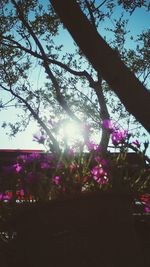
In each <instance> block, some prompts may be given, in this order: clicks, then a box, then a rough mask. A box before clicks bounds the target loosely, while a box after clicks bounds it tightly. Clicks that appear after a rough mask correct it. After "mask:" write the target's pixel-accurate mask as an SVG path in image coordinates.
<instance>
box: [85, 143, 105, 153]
mask: <svg viewBox="0 0 150 267" xmlns="http://www.w3.org/2000/svg"><path fill="white" fill-rule="evenodd" d="M86 145H87V148H88V150H89V151H92V150H94V151H97V152H100V151H101V146H100V145H98V144H94V143H92V142H87V143H86Z"/></svg>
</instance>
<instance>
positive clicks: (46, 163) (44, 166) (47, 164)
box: [40, 162, 50, 169]
mask: <svg viewBox="0 0 150 267" xmlns="http://www.w3.org/2000/svg"><path fill="white" fill-rule="evenodd" d="M40 166H41V169H49V168H50V164H49V163H48V162H41V163H40Z"/></svg>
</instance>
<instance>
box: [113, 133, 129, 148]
mask: <svg viewBox="0 0 150 267" xmlns="http://www.w3.org/2000/svg"><path fill="white" fill-rule="evenodd" d="M127 134H128V131H127V130H124V131H115V132H113V133H112V137H111V139H112V142H113V144H114V145H116V144H119V143H122V142H124V141H125V139H126V138H127Z"/></svg>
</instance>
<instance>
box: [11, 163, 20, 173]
mask: <svg viewBox="0 0 150 267" xmlns="http://www.w3.org/2000/svg"><path fill="white" fill-rule="evenodd" d="M13 166H14V168H15V170H16V172H17V173H19V172H20V171H21V170H22V166H21V165H20V164H19V163H17V164H15V165H13Z"/></svg>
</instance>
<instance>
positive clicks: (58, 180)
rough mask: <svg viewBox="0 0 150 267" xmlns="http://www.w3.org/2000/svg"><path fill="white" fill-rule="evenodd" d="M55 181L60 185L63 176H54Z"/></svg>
mask: <svg viewBox="0 0 150 267" xmlns="http://www.w3.org/2000/svg"><path fill="white" fill-rule="evenodd" d="M53 182H54V183H55V184H56V185H59V184H60V182H61V178H60V176H55V177H54V178H53Z"/></svg>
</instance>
